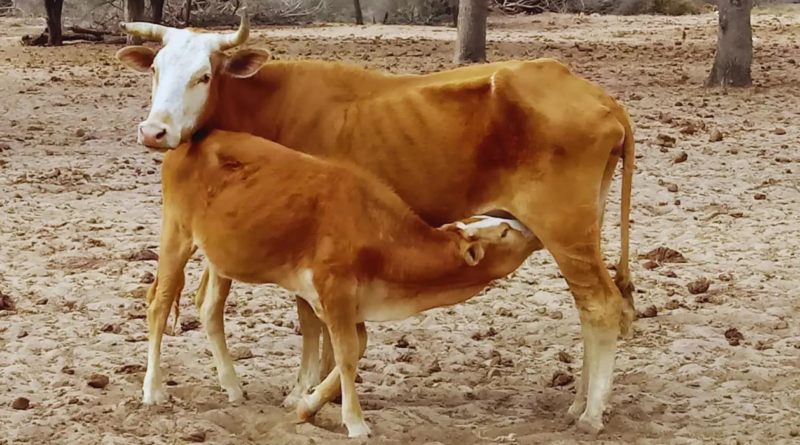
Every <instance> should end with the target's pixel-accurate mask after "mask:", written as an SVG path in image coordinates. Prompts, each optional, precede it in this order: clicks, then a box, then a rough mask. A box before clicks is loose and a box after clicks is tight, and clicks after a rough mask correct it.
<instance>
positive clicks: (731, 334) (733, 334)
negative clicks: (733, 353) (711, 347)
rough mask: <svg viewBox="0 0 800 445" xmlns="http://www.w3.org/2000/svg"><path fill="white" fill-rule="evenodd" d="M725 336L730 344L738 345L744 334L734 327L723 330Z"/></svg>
mask: <svg viewBox="0 0 800 445" xmlns="http://www.w3.org/2000/svg"><path fill="white" fill-rule="evenodd" d="M725 338H726V339H727V340H728V344H729V345H731V346H739V344H740V342H741V341H742V340H744V335H742V333H741V332H739V330H738V329H736V328H730V329H728V330H727V331H725Z"/></svg>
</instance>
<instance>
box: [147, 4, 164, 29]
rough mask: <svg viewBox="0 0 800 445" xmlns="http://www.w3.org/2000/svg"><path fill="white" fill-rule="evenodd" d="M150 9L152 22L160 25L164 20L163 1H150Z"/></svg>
mask: <svg viewBox="0 0 800 445" xmlns="http://www.w3.org/2000/svg"><path fill="white" fill-rule="evenodd" d="M150 9H152V10H153V12H152V17H151V18H152V20H151V21H152V22H153V23H155V24H157V25H160V24H161V21H162V20H163V19H164V0H150Z"/></svg>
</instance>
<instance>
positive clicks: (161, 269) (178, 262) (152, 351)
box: [142, 221, 194, 405]
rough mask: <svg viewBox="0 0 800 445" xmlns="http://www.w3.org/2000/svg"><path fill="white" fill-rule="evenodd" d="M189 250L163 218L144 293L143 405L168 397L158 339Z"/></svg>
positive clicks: (188, 241) (180, 283)
mask: <svg viewBox="0 0 800 445" xmlns="http://www.w3.org/2000/svg"><path fill="white" fill-rule="evenodd" d="M193 252H194V247H193V245H192V242H191V238H188V237H186V236H183V234H181V233H180V231H179V229H178V227H177V226H176V225H172V224H169V222H168V221H164V224H163V226H162V230H161V247H160V249H159V254H160V255H159V260H158V272H157V275H156V279H155V281H154V282H153V285H152V286H151V287H150V291H149V292H148V293H147V334H148V352H147V372H146V373H145V376H144V383H143V385H142V393H143V396H142V401H143V402H144V403H145V404H156V405H159V404H163V403H166V402H167V400H168V396H167V392H166V390H165V389H164V382H163V376H162V373H161V340H162V338H163V336H164V329H165V328H166V325H167V318H169V312H170V308H171V307H172V305H173V304H175V303H176V302H177V299H178V297H179V296H180V294H181V290H183V285H184V280H185V277H184V273H183V269H184V267H186V262H187V261H189V258H190V257H191V256H192V253H193Z"/></svg>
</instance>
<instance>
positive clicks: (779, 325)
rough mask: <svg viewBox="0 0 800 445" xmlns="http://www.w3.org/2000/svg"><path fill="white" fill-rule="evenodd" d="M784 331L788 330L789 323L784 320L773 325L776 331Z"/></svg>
mask: <svg viewBox="0 0 800 445" xmlns="http://www.w3.org/2000/svg"><path fill="white" fill-rule="evenodd" d="M784 329H789V322H788V321H786V320H781V321H779V322H777V323H776V324H775V330H776V331H782V330H784Z"/></svg>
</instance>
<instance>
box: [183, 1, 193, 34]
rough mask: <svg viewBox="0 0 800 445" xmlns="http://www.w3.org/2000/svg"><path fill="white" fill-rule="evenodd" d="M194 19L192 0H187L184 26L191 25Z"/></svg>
mask: <svg viewBox="0 0 800 445" xmlns="http://www.w3.org/2000/svg"><path fill="white" fill-rule="evenodd" d="M191 19H192V0H186V10H185V11H183V27H184V28H185V27H187V26H189V23H190V22H191Z"/></svg>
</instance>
